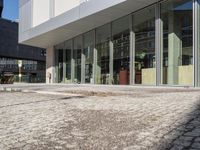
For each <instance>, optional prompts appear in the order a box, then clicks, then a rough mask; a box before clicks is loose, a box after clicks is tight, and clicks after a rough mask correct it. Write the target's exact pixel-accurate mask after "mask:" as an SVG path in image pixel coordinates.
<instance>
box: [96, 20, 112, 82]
mask: <svg viewBox="0 0 200 150" xmlns="http://www.w3.org/2000/svg"><path fill="white" fill-rule="evenodd" d="M109 40H110V24H107V25H104V26H102V27H99V28H97V30H96V49H97V66H96V83H97V84H109V78H110V74H109Z"/></svg>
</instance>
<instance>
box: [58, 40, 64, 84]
mask: <svg viewBox="0 0 200 150" xmlns="http://www.w3.org/2000/svg"><path fill="white" fill-rule="evenodd" d="M56 53H57V68H58V69H57V81H58V83H61V82H62V81H63V44H60V45H58V46H57V47H56Z"/></svg>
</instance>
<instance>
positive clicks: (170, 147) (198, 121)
mask: <svg viewBox="0 0 200 150" xmlns="http://www.w3.org/2000/svg"><path fill="white" fill-rule="evenodd" d="M161 139H163V140H162V141H161V142H160V143H159V147H158V149H160V150H200V102H199V104H197V105H196V108H195V109H194V110H193V111H192V112H190V113H188V114H187V115H186V116H185V118H180V124H179V125H178V126H176V127H175V128H174V129H173V130H171V131H170V132H168V133H167V134H165V135H163V137H162V138H161Z"/></svg>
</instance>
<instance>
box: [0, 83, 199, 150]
mask: <svg viewBox="0 0 200 150" xmlns="http://www.w3.org/2000/svg"><path fill="white" fill-rule="evenodd" d="M16 87H18V86H14V88H16ZM19 88H22V89H25V90H27V89H29V90H32V91H26V92H27V93H24V92H12V93H10V92H0V150H10V149H13V150H18V149H23V150H36V149H38V150H46V149H47V150H54V149H63V150H66V149H70V150H71V149H72V150H93V149H96V150H99V149H106V150H112V149H116V150H118V149H119V150H121V149H125V150H140V149H150V150H151V149H152V150H157V149H158V150H159V149H171V150H181V149H200V90H194V89H183V88H178V89H177V88H176V89H175V88H166V89H165V88H138V87H111V86H108V87H105V86H100V87H98V86H83V85H82V86H81V85H76V86H74V85H69V86H67V85H62V86H61V85H60V86H59V85H54V86H50V85H49V86H47V85H43V86H37V85H35V86H21V87H19ZM42 90H43V91H51V92H52V91H57V92H60V93H61V94H60V95H54V94H45V93H43V94H39V93H37V91H42ZM33 91H36V93H34V92H33ZM62 94H63V95H62ZM68 94H69V95H68ZM70 94H71V95H70Z"/></svg>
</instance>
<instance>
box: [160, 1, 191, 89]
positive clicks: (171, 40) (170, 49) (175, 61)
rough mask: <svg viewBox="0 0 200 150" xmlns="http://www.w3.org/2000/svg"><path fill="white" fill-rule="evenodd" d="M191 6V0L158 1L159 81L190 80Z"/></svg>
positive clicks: (181, 83)
mask: <svg viewBox="0 0 200 150" xmlns="http://www.w3.org/2000/svg"><path fill="white" fill-rule="evenodd" d="M192 9H193V7H192V0H181V1H178V0H168V1H166V2H163V3H161V19H162V22H163V49H162V63H163V64H162V69H161V70H162V84H169V85H192V84H193V19H192V18H193V12H192Z"/></svg>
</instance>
